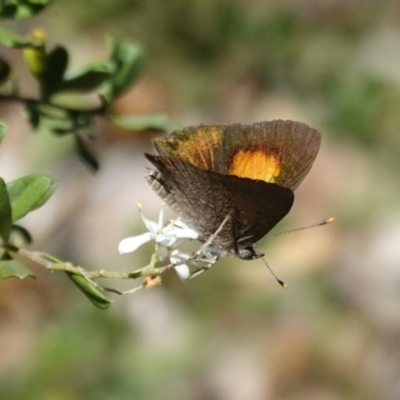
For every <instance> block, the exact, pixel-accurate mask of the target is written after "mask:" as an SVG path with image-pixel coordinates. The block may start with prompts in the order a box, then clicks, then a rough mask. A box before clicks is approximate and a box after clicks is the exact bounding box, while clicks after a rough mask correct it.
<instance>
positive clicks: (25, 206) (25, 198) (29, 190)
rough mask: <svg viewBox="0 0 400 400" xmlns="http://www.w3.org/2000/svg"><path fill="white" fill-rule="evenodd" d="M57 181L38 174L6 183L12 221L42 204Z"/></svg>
mask: <svg viewBox="0 0 400 400" xmlns="http://www.w3.org/2000/svg"><path fill="white" fill-rule="evenodd" d="M57 185H58V182H57V181H55V180H53V179H51V178H49V177H47V176H45V175H40V174H33V175H27V176H24V177H22V178H19V179H16V180H15V181H12V182H8V183H7V190H8V195H9V197H10V202H11V208H12V221H13V222H15V221H18V220H19V219H21V218H22V217H24V216H25V215H26V214H28V213H29V212H31V211H33V210H36V209H37V208H39V207H40V206H42V205H43V204H44V203H45V202H46V201H47V200H48V199H49V198H50V196H51V195H52V194H53V192H54V191H55V189H56V188H57Z"/></svg>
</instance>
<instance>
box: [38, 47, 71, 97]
mask: <svg viewBox="0 0 400 400" xmlns="http://www.w3.org/2000/svg"><path fill="white" fill-rule="evenodd" d="M67 65H68V53H67V50H66V49H65V48H64V47H62V46H57V47H55V48H54V49H53V50H52V51H51V52H50V53H49V54H48V55H47V62H46V69H45V70H44V72H43V75H42V77H41V84H42V88H43V95H44V97H45V98H48V97H50V96H51V95H52V94H54V93H56V92H57V91H58V90H59V89H60V87H61V85H62V82H63V79H64V73H65V70H66V69H67Z"/></svg>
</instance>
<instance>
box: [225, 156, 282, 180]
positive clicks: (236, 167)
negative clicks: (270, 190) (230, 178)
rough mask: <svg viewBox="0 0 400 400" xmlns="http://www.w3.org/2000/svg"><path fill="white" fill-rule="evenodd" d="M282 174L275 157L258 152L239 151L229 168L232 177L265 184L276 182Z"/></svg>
mask: <svg viewBox="0 0 400 400" xmlns="http://www.w3.org/2000/svg"><path fill="white" fill-rule="evenodd" d="M280 172H281V170H280V166H279V162H278V160H277V159H276V158H275V157H274V156H272V155H268V154H265V153H263V152H262V151H257V150H256V151H251V150H246V151H243V150H240V151H238V152H237V153H236V154H235V155H234V157H233V160H232V163H231V165H230V167H229V173H230V174H232V175H236V176H238V177H240V178H250V179H260V180H263V181H265V182H275V178H276V177H277V176H279V174H280Z"/></svg>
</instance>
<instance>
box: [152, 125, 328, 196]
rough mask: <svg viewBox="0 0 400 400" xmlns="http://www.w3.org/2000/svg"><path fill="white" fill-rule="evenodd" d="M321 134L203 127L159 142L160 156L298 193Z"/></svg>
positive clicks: (300, 128) (294, 128) (284, 128)
mask: <svg viewBox="0 0 400 400" xmlns="http://www.w3.org/2000/svg"><path fill="white" fill-rule="evenodd" d="M320 141H321V138H320V134H319V132H318V131H316V130H315V129H312V128H310V127H309V126H308V125H306V124H303V123H299V122H294V121H282V120H276V121H268V122H259V123H255V124H253V125H241V124H233V125H199V126H193V127H188V128H185V129H183V130H181V131H176V132H173V133H172V134H171V135H170V136H169V137H167V138H164V139H156V140H155V141H154V145H155V147H156V150H157V152H158V153H159V154H160V155H163V156H168V157H176V158H179V159H181V160H183V161H187V162H189V163H190V164H192V165H194V166H196V167H199V168H201V169H205V170H210V171H215V172H219V173H221V174H227V175H236V176H239V177H242V178H244V177H246V178H250V179H258V180H264V181H265V182H271V183H277V184H279V185H281V186H284V187H287V188H290V189H291V190H294V189H296V188H297V187H298V186H299V184H300V183H301V181H302V180H303V179H304V177H305V176H306V175H307V173H308V172H309V170H310V168H311V166H312V164H313V162H314V160H315V158H316V156H317V153H318V150H319V146H320Z"/></svg>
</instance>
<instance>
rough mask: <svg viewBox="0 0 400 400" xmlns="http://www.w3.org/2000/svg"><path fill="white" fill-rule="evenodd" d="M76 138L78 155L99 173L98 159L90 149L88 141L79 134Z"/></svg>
mask: <svg viewBox="0 0 400 400" xmlns="http://www.w3.org/2000/svg"><path fill="white" fill-rule="evenodd" d="M75 138H76V147H77V150H78V154H79V156H80V158H81V159H82V161H84V162H85V163H86V164H87V165H88V166H89V167H91V168H92V169H93V170H94V171H98V169H99V163H98V161H97V159H96V157H95V156H94V154H93V151H92V149H90V148H89V145H88V143H87V139H86V138H84V137H81V136H79V135H78V134H76V135H75Z"/></svg>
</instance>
